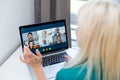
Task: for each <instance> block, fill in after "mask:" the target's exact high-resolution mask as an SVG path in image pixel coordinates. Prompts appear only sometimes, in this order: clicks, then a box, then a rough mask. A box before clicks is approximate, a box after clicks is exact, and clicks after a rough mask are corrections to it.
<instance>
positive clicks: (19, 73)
mask: <svg viewBox="0 0 120 80" xmlns="http://www.w3.org/2000/svg"><path fill="white" fill-rule="evenodd" d="M67 53H68V54H69V55H70V56H71V57H75V55H76V54H75V53H78V50H75V49H69V50H67ZM19 55H22V49H21V47H20V48H18V49H17V50H16V51H15V53H13V55H12V56H11V57H10V58H9V59H8V60H7V61H6V62H5V63H4V64H3V65H2V66H1V67H0V79H1V80H32V78H31V75H30V73H29V70H28V68H27V66H26V64H24V63H22V62H21V61H20V60H19ZM54 79H55V78H52V79H49V80H54Z"/></svg>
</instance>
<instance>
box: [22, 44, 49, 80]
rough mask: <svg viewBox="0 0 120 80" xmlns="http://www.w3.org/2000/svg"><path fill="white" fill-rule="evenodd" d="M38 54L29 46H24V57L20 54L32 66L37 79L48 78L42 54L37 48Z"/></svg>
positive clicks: (23, 60)
mask: <svg viewBox="0 0 120 80" xmlns="http://www.w3.org/2000/svg"><path fill="white" fill-rule="evenodd" d="M36 54H37V55H34V54H33V53H32V52H31V51H30V49H29V48H28V47H26V46H24V55H23V57H21V56H20V60H21V61H22V62H23V63H26V64H28V65H30V66H31V67H32V69H33V71H34V73H35V75H36V78H37V80H47V79H46V77H45V74H44V72H43V67H42V63H41V62H42V55H41V54H40V52H39V51H38V50H36Z"/></svg>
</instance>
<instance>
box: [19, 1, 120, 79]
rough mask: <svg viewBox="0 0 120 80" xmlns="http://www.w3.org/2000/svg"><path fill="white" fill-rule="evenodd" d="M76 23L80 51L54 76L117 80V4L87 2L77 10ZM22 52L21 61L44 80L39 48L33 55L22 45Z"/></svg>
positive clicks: (119, 63)
mask: <svg viewBox="0 0 120 80" xmlns="http://www.w3.org/2000/svg"><path fill="white" fill-rule="evenodd" d="M78 26H79V27H78V28H77V29H76V35H77V41H78V45H79V46H80V48H81V52H80V53H81V54H79V55H77V57H76V58H75V60H74V59H73V60H70V61H68V63H66V64H65V67H64V68H63V69H61V70H60V71H59V72H58V73H57V75H56V80H120V49H119V48H120V6H119V4H118V3H117V2H115V1H111V0H104V1H103V0H101V1H92V2H88V3H87V4H85V5H84V6H83V7H82V8H81V9H80V11H79V16H78ZM24 53H25V55H24V59H23V58H22V57H20V59H21V61H22V62H24V63H26V64H29V65H30V66H31V67H32V68H33V70H34V72H35V74H36V77H37V79H38V80H46V78H45V75H44V72H43V68H42V64H41V63H40V61H42V56H41V54H40V52H39V51H38V50H37V51H36V54H37V55H33V54H31V52H30V50H29V49H28V48H27V47H24ZM73 53H74V52H73ZM66 58H69V57H68V56H67V57H66Z"/></svg>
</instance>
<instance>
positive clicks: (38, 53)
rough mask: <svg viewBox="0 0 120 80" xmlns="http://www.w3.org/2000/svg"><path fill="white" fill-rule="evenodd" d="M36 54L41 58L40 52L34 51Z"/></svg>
mask: <svg viewBox="0 0 120 80" xmlns="http://www.w3.org/2000/svg"><path fill="white" fill-rule="evenodd" d="M36 54H37V56H39V57H41V56H42V55H41V53H40V51H39V50H38V49H36Z"/></svg>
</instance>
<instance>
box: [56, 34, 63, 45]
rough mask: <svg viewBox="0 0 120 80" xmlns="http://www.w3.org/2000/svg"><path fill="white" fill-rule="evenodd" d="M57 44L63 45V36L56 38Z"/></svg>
mask: <svg viewBox="0 0 120 80" xmlns="http://www.w3.org/2000/svg"><path fill="white" fill-rule="evenodd" d="M55 43H57V44H58V43H62V39H61V35H58V36H56V42H55Z"/></svg>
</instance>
